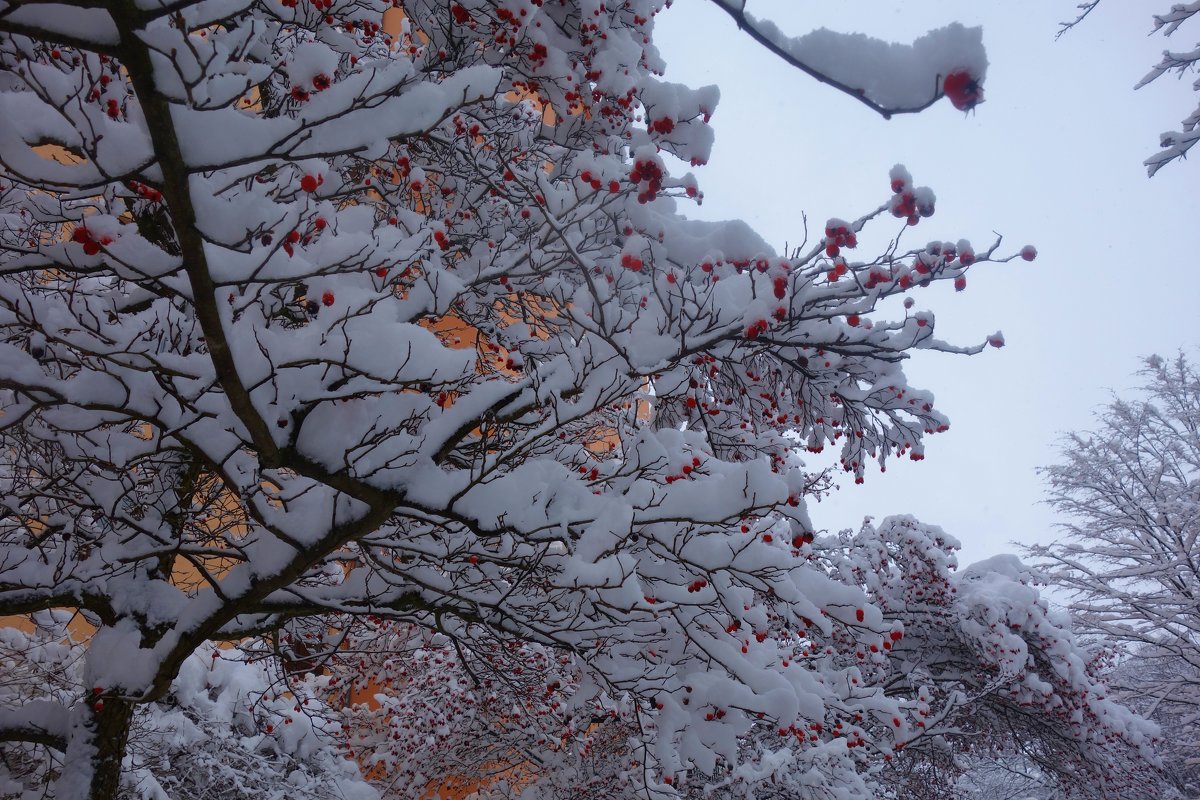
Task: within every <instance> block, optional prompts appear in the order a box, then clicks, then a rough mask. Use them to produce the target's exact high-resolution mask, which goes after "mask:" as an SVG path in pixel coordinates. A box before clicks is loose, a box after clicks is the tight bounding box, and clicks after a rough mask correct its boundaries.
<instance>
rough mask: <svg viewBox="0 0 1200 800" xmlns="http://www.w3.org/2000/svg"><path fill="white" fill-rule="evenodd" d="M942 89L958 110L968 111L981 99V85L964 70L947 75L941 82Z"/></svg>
mask: <svg viewBox="0 0 1200 800" xmlns="http://www.w3.org/2000/svg"><path fill="white" fill-rule="evenodd" d="M942 91H943V92H944V93H945V95H946V97H948V98H950V102H951V103H953V104H954V107H955V108H957V109H958V110H959V111H970V110H971V109H972V108H974V107H975V106H976V105H978V104H979V103H980V102H982V101H983V87H981V86H980V85H979V81H977V80H975V79H974V78H973V77H971V73H969V72H967V71H966V70H959V71H958V72H952V73H950V74H949V75H947V76H946V79H945V80H944V81H943V82H942Z"/></svg>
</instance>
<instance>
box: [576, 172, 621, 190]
mask: <svg viewBox="0 0 1200 800" xmlns="http://www.w3.org/2000/svg"><path fill="white" fill-rule="evenodd" d="M579 180H581V181H583V182H584V183H586V184H588V185H589V186H591V187H592V190H593V191H597V192H598V191H600V187H601V186H603V185H604V184H603V182H602V181H601V180H600V179H599V178H597V177H596V176H595V175H593V174H592V173H591V171H590V170H586V169H585V170H584V171H583V172H581V173H579ZM608 190H609V191H610V192H614V193H615V192H619V191H621V184H620V182H619V181H609V182H608Z"/></svg>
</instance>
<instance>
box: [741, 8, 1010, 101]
mask: <svg viewBox="0 0 1200 800" xmlns="http://www.w3.org/2000/svg"><path fill="white" fill-rule="evenodd" d="M747 18H748V19H750V20H751V22H752V24H753V26H754V28H755V29H756V30H757V31H758V32H759V33H761V34H763V35H764V36H766V37H767V38H768V39H769V40H770V41H771V42H772V44H774V45H775V46H777V47H779V48H781V49H782V50H784V51H785V52H786V53H788V54H789V55H790V56H791V57H792V58H794V59H796V60H797V61H799V62H801V63H803V64H804V65H805V66H807V67H809V68H810V69H813V70H815V71H817V72H819V73H821V74H822V75H824V76H826V77H827V78H829V79H830V80H832V81H834V82H835V83H840V84H842V85H843V86H848V87H850V88H851V89H854V90H857V91H858V92H859V93H860V94H861V95H862V96H864V97H866V98H867V99H868V100H871V101H872V102H874V103H876V104H878V105H880V106H882V107H884V108H888V109H896V110H900V109H910V108H919V107H923V106H925V105H927V104H929V103H930V102H932V101H933V100H934V99H936V98H937V97H938V96H940V94H941V87H942V79H943V78H945V77H946V76H947V75H949V74H950V73H952V72H958V71H960V70H965V71H966V72H967V73H968V74H970V75H971V77H972V78H973V79H974V80H976V81H978V82H980V83H982V82H983V79H984V77H985V75H986V74H987V54H986V52H985V50H984V47H983V29H982V28H979V27H974V28H968V27H966V26H964V25H961V24H959V23H957V22H955V23H951V24H950V25H947V26H946V27H944V28H938V29H936V30H932V31H930V32H929V33H926V34H924V35H923V36H921V37H919V38H917V39H916V40H915V41H913V43H912V44H901V43H897V42H885V41H883V40H882V39H876V38H874V37H871V36H867V35H865V34H862V33H839V32H837V31H831V30H829V29H827V28H818V29H817V30H815V31H812V32H811V33H807V34H805V35H803V36H795V37H791V36H787V35H786V34H784V33H783V32H782V31H781V30H779V28H778V27H777V26H776V25H775V24H774V23H773V22H771V21H769V20H761V19H754V18H752V17H750V16H749V15H747Z"/></svg>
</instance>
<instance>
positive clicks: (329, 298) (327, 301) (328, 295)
mask: <svg viewBox="0 0 1200 800" xmlns="http://www.w3.org/2000/svg"><path fill="white" fill-rule="evenodd" d="M321 302H322V303H323V304H324V305H326V306H331V305H333V292H329V291H327V292H325V294H323V295H321Z"/></svg>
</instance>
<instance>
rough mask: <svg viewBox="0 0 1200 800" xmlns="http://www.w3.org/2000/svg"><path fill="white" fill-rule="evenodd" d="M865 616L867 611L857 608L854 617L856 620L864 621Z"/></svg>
mask: <svg viewBox="0 0 1200 800" xmlns="http://www.w3.org/2000/svg"><path fill="white" fill-rule="evenodd" d="M864 617H866V612H864V611H863V610H862V609H861V608H859V609H855V611H854V618H855V619H856V620H858V621H859V622H862V621H863V618H864Z"/></svg>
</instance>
